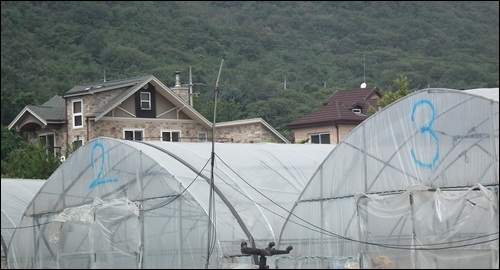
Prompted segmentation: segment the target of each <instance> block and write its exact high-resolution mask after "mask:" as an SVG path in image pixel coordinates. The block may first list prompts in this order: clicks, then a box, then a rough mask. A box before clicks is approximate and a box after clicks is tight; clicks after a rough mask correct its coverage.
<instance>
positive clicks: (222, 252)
mask: <svg viewBox="0 0 500 270" xmlns="http://www.w3.org/2000/svg"><path fill="white" fill-rule="evenodd" d="M333 148H334V145H308V144H302V145H299V144H297V145H290V144H288V145H286V144H273V143H258V144H225V143H216V144H215V151H214V152H215V156H216V157H215V158H214V161H215V162H214V170H213V179H214V189H213V190H214V193H215V194H214V197H213V198H214V200H215V203H214V204H213V205H214V213H215V215H214V216H215V219H216V220H215V219H213V223H214V224H215V225H214V226H213V228H214V229H213V231H216V234H215V237H213V238H211V239H213V241H210V244H208V240H207V239H209V237H208V228H209V226H208V216H209V212H210V211H209V210H210V209H209V206H210V204H209V202H210V194H211V192H210V190H211V189H210V185H211V179H212V170H211V163H210V162H209V161H210V160H211V159H210V157H211V153H212V144H211V143H210V142H207V143H182V142H181V143H170V142H152V141H151V142H149V141H148V142H136V141H127V140H116V139H109V138H98V139H96V140H93V141H90V142H89V143H87V144H86V145H84V146H83V147H80V148H79V149H78V150H77V151H75V152H74V153H73V154H72V155H71V156H70V157H69V158H68V159H67V160H66V161H65V162H64V163H63V164H62V165H61V166H60V167H59V168H58V169H57V170H56V171H55V172H54V173H53V174H52V175H51V177H50V178H49V179H48V180H47V182H46V184H45V185H44V186H43V187H42V188H41V190H40V192H39V193H38V194H37V195H36V196H35V198H34V199H33V201H32V202H31V204H30V205H29V206H28V207H27V209H26V212H25V215H24V218H23V219H22V220H21V224H20V226H19V229H17V230H16V232H15V233H14V236H13V239H12V241H11V245H10V247H9V250H8V256H7V262H8V266H9V267H10V268H115V269H116V268H204V267H209V268H227V267H235V265H237V264H240V265H241V264H245V265H247V266H249V264H250V266H251V265H255V264H258V263H259V262H258V261H257V259H258V258H257V256H251V257H249V256H242V257H241V255H242V253H241V252H240V248H241V243H242V242H243V241H246V242H248V245H249V247H254V248H257V249H259V248H265V247H267V245H268V243H269V242H271V241H274V242H277V239H276V234H278V233H279V230H280V229H281V228H282V226H283V224H284V221H285V218H286V216H287V215H288V211H289V210H290V209H291V208H292V206H293V204H294V203H295V201H296V200H297V198H298V196H299V195H300V193H301V192H302V190H303V189H304V187H305V185H306V184H307V181H308V180H309V179H310V178H311V177H312V175H313V173H314V172H315V170H316V168H317V167H318V166H319V164H320V163H321V162H322V161H323V160H324V159H325V157H326V156H327V155H328V153H330V152H331V150H332V149H333ZM210 228H212V227H210ZM275 248H276V249H279V247H278V246H277V247H275ZM209 250H210V251H209ZM208 252H210V259H209V260H207V257H208V256H207V255H208V254H209V253H208ZM269 262H272V260H269Z"/></svg>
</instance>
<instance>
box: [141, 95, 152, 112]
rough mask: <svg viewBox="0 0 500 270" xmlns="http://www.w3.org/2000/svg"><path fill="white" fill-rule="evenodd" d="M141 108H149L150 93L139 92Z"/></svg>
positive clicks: (147, 109)
mask: <svg viewBox="0 0 500 270" xmlns="http://www.w3.org/2000/svg"><path fill="white" fill-rule="evenodd" d="M141 110H146V111H149V110H151V93H149V92H141Z"/></svg>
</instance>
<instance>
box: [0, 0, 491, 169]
mask: <svg viewBox="0 0 500 270" xmlns="http://www.w3.org/2000/svg"><path fill="white" fill-rule="evenodd" d="M1 26H2V31H1V53H2V57H1V69H2V75H1V76H2V77H1V94H2V96H1V102H2V103H1V123H2V126H6V125H8V124H10V122H11V121H12V120H13V119H14V118H15V116H16V115H17V114H18V113H19V112H20V111H21V110H22V109H23V107H24V106H25V105H28V104H41V103H43V102H45V101H46V100H48V99H49V98H50V97H52V96H53V95H54V94H63V93H64V92H66V91H68V90H69V89H70V88H71V87H73V86H75V85H81V84H86V83H92V82H98V81H102V80H103V79H104V78H106V79H107V80H111V79H122V78H127V77H132V76H141V75H146V74H152V75H154V76H156V77H157V78H158V79H160V80H161V81H162V82H164V83H165V84H166V85H168V86H172V85H174V83H175V81H174V80H175V76H174V71H176V70H179V71H181V78H182V80H183V83H188V74H189V66H191V67H192V74H193V83H196V84H199V85H200V86H196V87H195V89H194V91H195V92H197V93H199V95H198V96H197V97H195V108H196V109H197V110H199V111H200V112H201V113H202V114H203V115H204V116H206V117H207V119H209V120H210V121H211V120H212V115H213V109H212V104H213V90H214V88H215V82H216V78H217V75H218V71H219V66H220V63H221V59H224V65H223V67H222V72H221V76H220V82H219V87H220V90H221V91H220V95H219V101H218V102H219V103H218V105H217V108H218V112H217V122H221V121H229V120H236V119H246V118H254V117H262V118H264V119H265V120H266V121H268V122H269V123H270V124H271V125H272V126H274V127H275V128H276V129H278V130H279V131H280V132H282V133H283V134H284V135H285V136H289V135H290V133H289V131H288V130H287V129H286V124H287V123H288V122H290V121H292V120H294V119H297V118H299V117H301V116H303V115H305V114H307V113H309V112H310V111H312V110H314V109H316V108H318V107H319V106H321V102H322V101H323V100H324V99H326V98H327V97H329V96H330V95H331V94H333V93H334V92H335V91H336V90H339V89H347V88H357V87H359V85H360V84H361V83H362V82H366V83H367V85H368V86H369V87H371V86H377V87H378V88H379V89H381V90H382V91H383V92H384V91H395V90H397V88H395V86H394V84H393V83H392V82H393V80H394V79H395V78H399V76H401V75H403V74H404V75H405V76H407V78H408V79H409V81H411V85H409V88H411V89H422V88H426V87H428V86H430V87H446V88H454V89H466V88H477V87H498V85H499V83H498V78H499V2H498V1H437V2H436V1H387V2H380V1H349V2H347V1H293V2H289V1H203V2H201V1H200V2H198V1H127V2H122V1H36V2H35V1H33V2H31V1H2V2H1ZM2 145H3V143H2ZM2 149H3V148H2ZM3 159H4V155H3V150H2V160H3Z"/></svg>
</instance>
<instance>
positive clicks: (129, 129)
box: [123, 128, 145, 141]
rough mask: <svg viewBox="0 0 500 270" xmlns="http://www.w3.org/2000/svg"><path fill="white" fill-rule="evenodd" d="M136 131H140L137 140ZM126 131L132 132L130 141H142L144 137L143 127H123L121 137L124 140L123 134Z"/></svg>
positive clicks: (125, 138)
mask: <svg viewBox="0 0 500 270" xmlns="http://www.w3.org/2000/svg"><path fill="white" fill-rule="evenodd" d="M138 131H140V132H141V139H140V140H137V139H136V136H135V133H136V132H138ZM126 132H132V141H144V137H145V132H144V129H141V128H124V129H123V139H124V140H127V137H126V136H125V134H126Z"/></svg>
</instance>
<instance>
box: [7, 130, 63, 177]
mask: <svg viewBox="0 0 500 270" xmlns="http://www.w3.org/2000/svg"><path fill="white" fill-rule="evenodd" d="M48 150H49V146H48V145H47V144H46V143H44V142H43V141H41V140H38V141H35V142H32V143H29V144H27V145H26V146H25V147H24V148H19V149H17V150H15V151H13V152H12V153H11V154H10V156H9V157H8V158H7V160H6V161H5V162H3V161H2V175H4V176H6V177H11V178H25V179H47V178H49V177H50V175H52V173H53V172H54V171H55V170H56V169H57V168H58V167H59V165H61V161H60V160H59V158H58V157H56V156H55V155H54V154H52V153H50V152H49V151H48Z"/></svg>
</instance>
